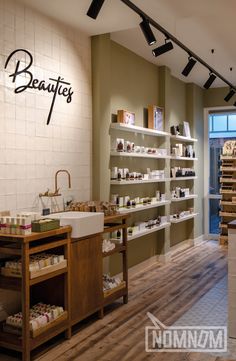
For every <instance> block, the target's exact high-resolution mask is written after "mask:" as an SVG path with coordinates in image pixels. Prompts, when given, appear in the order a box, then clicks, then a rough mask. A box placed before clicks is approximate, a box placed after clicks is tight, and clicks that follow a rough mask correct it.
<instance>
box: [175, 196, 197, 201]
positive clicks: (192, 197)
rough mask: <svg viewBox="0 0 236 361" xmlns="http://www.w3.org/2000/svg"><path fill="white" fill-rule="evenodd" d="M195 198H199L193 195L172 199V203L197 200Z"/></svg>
mask: <svg viewBox="0 0 236 361" xmlns="http://www.w3.org/2000/svg"><path fill="white" fill-rule="evenodd" d="M195 198H197V194H191V195H189V196H187V197H180V198H172V199H171V202H181V201H187V200H188V199H195Z"/></svg>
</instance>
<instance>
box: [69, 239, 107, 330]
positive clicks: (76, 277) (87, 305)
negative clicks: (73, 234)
mask: <svg viewBox="0 0 236 361" xmlns="http://www.w3.org/2000/svg"><path fill="white" fill-rule="evenodd" d="M102 304H103V292H102V238H101V236H100V235H95V236H90V237H88V238H84V239H79V240H76V239H73V240H72V243H71V323H72V325H73V324H75V323H77V322H78V321H80V320H82V319H84V318H86V317H87V316H89V315H90V314H92V313H94V312H96V311H99V310H101V308H102Z"/></svg>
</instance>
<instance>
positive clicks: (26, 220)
mask: <svg viewBox="0 0 236 361" xmlns="http://www.w3.org/2000/svg"><path fill="white" fill-rule="evenodd" d="M31 222H32V217H31V216H26V217H23V216H16V217H11V216H7V217H0V232H1V233H3V234H17V235H24V236H26V235H29V234H31V232H32V228H31Z"/></svg>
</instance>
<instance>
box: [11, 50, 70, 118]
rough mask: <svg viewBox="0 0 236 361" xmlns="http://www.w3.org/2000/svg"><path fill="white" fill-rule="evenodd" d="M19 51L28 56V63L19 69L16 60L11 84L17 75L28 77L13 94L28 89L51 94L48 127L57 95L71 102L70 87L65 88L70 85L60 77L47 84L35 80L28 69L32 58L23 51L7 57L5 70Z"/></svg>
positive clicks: (31, 63)
mask: <svg viewBox="0 0 236 361" xmlns="http://www.w3.org/2000/svg"><path fill="white" fill-rule="evenodd" d="M20 51H21V52H24V53H25V54H27V55H28V56H29V63H28V65H26V66H25V67H24V68H23V69H20V65H21V62H20V60H18V61H17V63H16V68H15V71H14V73H12V74H10V75H9V77H11V78H12V82H13V83H15V81H16V78H17V76H18V75H21V74H26V75H27V76H28V77H27V78H26V77H25V79H26V83H25V84H24V85H20V86H18V87H16V88H15V90H14V92H15V93H21V92H23V91H25V90H27V89H28V88H30V89H36V90H39V91H47V92H48V93H53V97H52V102H51V106H50V110H49V114H48V118H47V125H48V124H49V123H50V119H51V116H52V112H53V108H54V104H55V101H56V97H57V95H62V96H64V97H65V98H66V102H67V103H70V102H71V101H72V95H73V94H74V92H73V91H72V88H71V87H70V88H68V87H67V85H70V83H68V82H66V81H64V78H62V77H60V76H58V78H57V79H53V78H49V80H51V81H52V82H53V83H48V84H47V83H46V82H45V80H39V79H37V78H34V77H33V74H32V73H31V71H29V69H30V67H31V66H32V65H33V56H32V54H31V53H30V52H29V51H28V50H25V49H16V50H14V51H13V52H12V53H11V54H10V55H9V56H8V58H7V60H6V63H5V69H6V68H7V66H8V63H9V61H10V60H11V58H12V57H13V55H14V54H16V53H18V52H20Z"/></svg>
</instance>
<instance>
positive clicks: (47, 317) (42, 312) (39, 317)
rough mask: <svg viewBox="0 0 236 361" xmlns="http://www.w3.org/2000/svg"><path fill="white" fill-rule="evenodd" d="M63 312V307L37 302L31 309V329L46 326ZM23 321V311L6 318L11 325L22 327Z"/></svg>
mask: <svg viewBox="0 0 236 361" xmlns="http://www.w3.org/2000/svg"><path fill="white" fill-rule="evenodd" d="M63 312H64V309H63V307H60V306H51V305H46V304H44V303H37V304H36V305H35V306H33V307H32V308H31V309H30V329H31V330H32V331H34V330H37V329H39V328H41V327H43V326H46V325H47V324H48V323H49V322H51V321H53V320H56V319H57V318H58V317H60V316H61V315H62V314H63ZM22 323H23V316H22V312H18V313H16V314H15V315H12V316H8V317H7V319H6V324H7V325H9V326H13V327H17V328H22Z"/></svg>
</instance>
